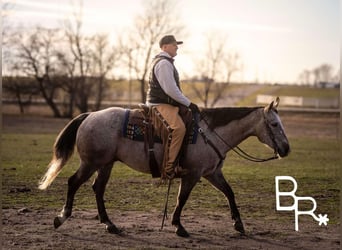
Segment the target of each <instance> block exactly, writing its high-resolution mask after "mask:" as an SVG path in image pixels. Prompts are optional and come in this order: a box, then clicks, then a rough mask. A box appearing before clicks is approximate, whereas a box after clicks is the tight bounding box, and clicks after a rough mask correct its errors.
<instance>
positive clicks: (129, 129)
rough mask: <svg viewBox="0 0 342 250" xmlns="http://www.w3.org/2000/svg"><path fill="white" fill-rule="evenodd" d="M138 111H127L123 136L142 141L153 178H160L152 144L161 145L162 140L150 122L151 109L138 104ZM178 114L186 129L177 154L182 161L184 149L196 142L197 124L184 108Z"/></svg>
mask: <svg viewBox="0 0 342 250" xmlns="http://www.w3.org/2000/svg"><path fill="white" fill-rule="evenodd" d="M139 107H140V108H139V109H133V110H130V109H127V110H126V112H125V120H124V125H123V136H124V137H126V138H128V139H131V140H134V141H143V142H144V148H145V153H146V154H148V157H149V165H150V170H151V174H152V177H153V178H156V177H160V176H161V173H160V171H159V166H158V163H157V161H156V158H155V155H154V144H155V143H163V141H162V138H161V137H159V136H157V135H156V133H155V130H154V127H153V124H152V121H151V114H152V113H151V112H154V111H153V110H152V109H153V108H152V107H149V106H147V105H145V104H139ZM179 114H180V116H181V117H182V119H183V122H184V124H185V127H186V131H187V132H186V134H185V136H184V139H183V144H182V147H181V150H180V152H179V154H178V157H177V159H178V161H181V160H182V159H184V156H185V149H186V147H187V145H188V144H195V143H196V141H197V135H198V132H197V131H198V130H197V129H196V128H197V125H196V124H197V123H196V122H195V121H194V119H193V118H192V114H191V113H190V112H189V111H188V110H187V108H186V107H180V109H179Z"/></svg>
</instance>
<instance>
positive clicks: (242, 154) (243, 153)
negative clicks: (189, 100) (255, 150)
mask: <svg viewBox="0 0 342 250" xmlns="http://www.w3.org/2000/svg"><path fill="white" fill-rule="evenodd" d="M263 116H264V122H265V126H266V129H267V132H268V134H269V135H270V137H271V140H272V143H273V146H274V155H273V156H271V157H269V158H258V157H255V156H252V155H250V154H248V153H247V152H246V151H244V150H243V149H241V148H240V147H239V146H235V147H233V146H231V145H230V144H229V143H228V142H227V141H226V140H224V139H223V138H222V136H221V135H219V134H218V133H217V132H216V131H215V129H213V130H212V132H213V134H214V135H215V136H216V137H217V138H218V139H219V140H220V141H221V142H223V143H224V144H225V145H226V146H227V147H228V148H229V149H231V150H233V151H234V152H235V153H236V154H237V155H239V156H240V157H241V158H244V159H246V160H248V161H252V162H266V161H270V160H275V159H278V158H279V157H278V153H277V152H278V150H277V144H276V142H275V137H274V134H273V132H272V129H271V127H270V125H269V124H268V122H267V118H266V116H265V114H264V113H263ZM200 117H201V119H200V120H202V121H204V122H205V124H206V125H207V126H208V127H209V122H208V121H207V120H206V119H205V117H204V116H203V115H201V114H200ZM197 127H198V133H199V134H200V135H201V136H202V137H203V139H204V142H205V143H206V144H208V145H210V146H211V147H212V148H213V150H214V151H215V152H216V154H217V155H218V156H219V158H220V163H219V164H221V163H222V162H223V160H224V159H225V156H224V155H222V154H221V152H220V150H219V149H218V148H217V147H216V145H215V144H214V143H213V142H212V141H211V140H210V139H209V138H208V137H207V136H206V135H205V132H204V130H203V129H202V128H201V127H200V126H199V125H198V122H197Z"/></svg>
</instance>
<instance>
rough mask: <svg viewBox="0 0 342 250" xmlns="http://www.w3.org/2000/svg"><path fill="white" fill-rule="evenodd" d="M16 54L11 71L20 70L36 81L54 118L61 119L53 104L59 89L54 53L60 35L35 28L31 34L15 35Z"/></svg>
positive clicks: (55, 31) (51, 30)
mask: <svg viewBox="0 0 342 250" xmlns="http://www.w3.org/2000/svg"><path fill="white" fill-rule="evenodd" d="M16 35H17V36H16V38H15V40H14V41H16V44H17V45H18V47H17V54H16V55H15V58H16V60H15V63H14V64H13V65H12V70H13V69H19V68H20V69H21V70H22V72H23V73H24V74H25V75H26V76H28V77H33V78H34V79H35V81H36V84H37V88H38V89H39V91H40V93H41V96H42V97H43V98H44V100H45V101H46V103H47V104H48V106H49V107H50V108H51V110H52V112H53V114H54V116H55V117H61V112H60V110H59V108H58V106H57V104H56V102H55V100H56V96H57V94H58V89H60V87H61V86H60V84H59V82H57V81H55V74H56V72H57V60H58V56H57V53H56V49H57V48H56V46H57V41H58V40H59V39H60V37H59V35H60V33H59V32H58V30H56V29H45V28H41V27H37V28H35V29H34V30H33V32H32V33H29V34H25V33H17V34H16Z"/></svg>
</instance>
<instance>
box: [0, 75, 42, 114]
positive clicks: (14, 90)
mask: <svg viewBox="0 0 342 250" xmlns="http://www.w3.org/2000/svg"><path fill="white" fill-rule="evenodd" d="M2 81H3V90H4V92H6V96H8V97H14V98H15V100H16V101H17V104H18V106H19V110H20V113H21V114H24V112H25V107H27V106H29V105H30V104H31V101H32V98H33V96H35V95H38V94H39V89H38V88H37V84H36V83H35V82H34V79H32V78H28V77H22V76H20V75H19V74H16V75H12V76H4V77H3V78H2Z"/></svg>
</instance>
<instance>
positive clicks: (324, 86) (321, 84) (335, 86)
mask: <svg viewBox="0 0 342 250" xmlns="http://www.w3.org/2000/svg"><path fill="white" fill-rule="evenodd" d="M317 87H318V88H322V89H338V88H340V83H339V82H319V83H317Z"/></svg>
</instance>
